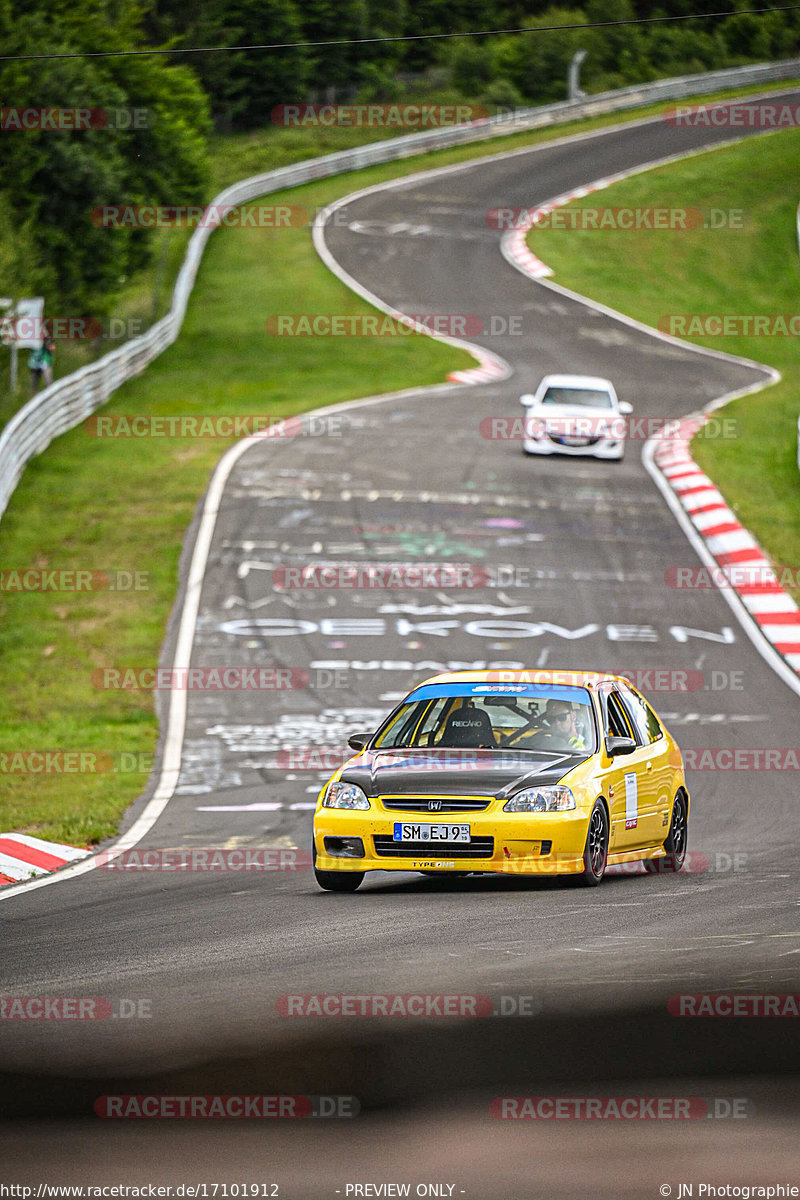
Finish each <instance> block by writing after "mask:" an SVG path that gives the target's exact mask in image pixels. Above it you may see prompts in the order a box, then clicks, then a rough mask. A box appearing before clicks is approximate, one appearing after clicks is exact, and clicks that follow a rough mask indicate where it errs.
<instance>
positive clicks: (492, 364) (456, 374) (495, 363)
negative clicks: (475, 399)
mask: <svg viewBox="0 0 800 1200" xmlns="http://www.w3.org/2000/svg"><path fill="white" fill-rule="evenodd" d="M470 353H472V354H474V355H475V356H476V357H477V359H478V361H479V363H480V366H478V367H467V369H466V370H465V371H451V372H450V374H449V375H448V376H447V378H448V379H449V380H450V381H451V382H452V383H488V382H489V381H490V380H491V379H505V378H506V377H507V376H508V366H507V364H506V363H504V362H503V360H502V358H498V357H497V355H496V354H492V353H491V351H489V350H484V349H483V347H482V346H478V345H476V344H473V348H472V350H471V351H470Z"/></svg>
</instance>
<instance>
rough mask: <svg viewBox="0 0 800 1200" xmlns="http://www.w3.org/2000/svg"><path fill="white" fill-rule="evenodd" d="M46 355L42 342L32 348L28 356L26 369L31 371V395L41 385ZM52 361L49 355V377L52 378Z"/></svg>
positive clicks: (33, 394)
mask: <svg viewBox="0 0 800 1200" xmlns="http://www.w3.org/2000/svg"><path fill="white" fill-rule="evenodd" d="M46 357H47V351H46V350H45V343H44V342H42V344H41V346H39V347H37V349H36V350H33V351H32V352H31V354H30V357H29V358H28V370H29V371H30V373H31V395H32V396H35V395H36V393H37V392H38V390H39V388H40V387H41V383H42V376H43V374H44V369H45V360H46ZM52 362H53V359H52V356H51V358H50V364H51V366H50V373H51V378H52Z"/></svg>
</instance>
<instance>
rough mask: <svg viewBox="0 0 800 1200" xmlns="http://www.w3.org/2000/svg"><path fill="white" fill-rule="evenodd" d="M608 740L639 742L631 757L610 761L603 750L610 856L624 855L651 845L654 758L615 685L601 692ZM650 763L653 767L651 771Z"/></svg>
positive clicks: (602, 749)
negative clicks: (609, 825)
mask: <svg viewBox="0 0 800 1200" xmlns="http://www.w3.org/2000/svg"><path fill="white" fill-rule="evenodd" d="M600 706H601V712H602V722H603V735H604V738H603V740H604V741H605V737H626V738H632V739H633V741H635V742H636V749H635V750H633V751H632V752H631V753H630V754H623V755H617V756H616V757H615V758H611V757H610V756H609V755H608V754H606V752H605V746H604V745H603V746H601V748H600V753H601V756H602V757H601V762H602V764H603V767H602V773H603V785H604V788H605V795H606V797H607V798H608V803H609V809H610V813H611V836H610V841H609V853H611V854H616V853H624V852H625V851H633V850H638V849H641V848H642V847H644V846H649V845H652V840H648V839H651V838H652V809H653V797H652V791H653V787H652V772H653V766H652V755H651V754H650V744H649V742H648V744H647V745H644V744H643V743H642V739H641V738H640V736H639V735H638V732H637V730H636V728H635V726H634V723H633V721H632V720H631V717H630V715H629V714H628V712H627V709H626V708H625V705H624V704H623V702H622V697H621V694H620V691H619V689H618V688H617V686H616V685H608V686H606V687H604V688H602V689H601V691H600ZM648 763H649V764H650V765H649V767H648Z"/></svg>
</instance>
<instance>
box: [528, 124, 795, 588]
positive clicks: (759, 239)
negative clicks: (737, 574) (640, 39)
mask: <svg viewBox="0 0 800 1200" xmlns="http://www.w3.org/2000/svg"><path fill="white" fill-rule="evenodd" d="M799 163H800V131H798V130H796V129H789V130H785V131H783V132H780V133H774V134H769V135H766V136H764V137H758V138H752V139H749V140H747V141H746V142H743V143H741V144H739V145H735V146H731V147H728V148H725V149H721V150H715V151H713V152H712V153H708V154H702V155H698V156H696V157H694V158H691V159H687V160H685V161H683V162H681V163H678V164H674V165H671V166H667V167H662V168H659V169H657V170H653V171H647V172H645V173H644V174H641V175H637V176H634V177H632V178H630V179H628V180H624V181H623V182H621V183H619V184H615V185H614V186H613V187H610V188H607V189H605V190H604V191H603V192H600V193H597V194H595V195H594V196H592V197H588V198H586V199H585V200H581V201H579V202H576V203H575V204H574V205H572V206H571V207H573V208H577V207H581V206H582V207H594V206H606V205H608V206H636V207H638V206H648V207H649V206H654V205H655V206H660V207H665V208H669V207H686V206H690V207H694V208H700V209H702V210H708V209H711V208H715V209H718V210H731V209H733V210H740V211H741V214H742V224H743V227H742V228H740V229H731V228H723V229H717V230H713V229H710V228H709V229H703V228H697V229H690V230H687V231H685V232H675V233H670V232H667V231H664V232H661V231H657V230H652V231H636V232H628V231H623V230H608V229H606V230H603V231H600V230H597V231H593V230H567V229H564V230H558V229H549V230H548V229H540V230H536V229H534V230H533V231H532V232H531V233H530V234H529V235H528V244H529V246H530V247H531V249H532V250H533V252H534V253H535V254H537V255H538V256H539V257H540V258H542V259H543V260H544V261H545V262H546V263H547V264H548V266H550V267H552V268H553V270H554V271H555V278H556V280H557V281H558V282H559V283H562V284H564V285H565V286H567V287H570V288H574V289H575V290H576V291H578V292H581V293H582V294H584V295H587V296H591V297H593V298H594V299H596V300H599V301H602V302H603V303H604V304H608V305H611V306H612V307H613V308H616V309H619V311H620V312H624V313H626V314H628V315H629V316H633V317H636V318H638V319H639V320H641V321H645V322H646V323H647V324H650V325H656V326H657V325H658V324H659V320H660V319H662V318H663V317H664V316H665V315H667V314H685V313H706V314H709V313H714V314H721V313H728V314H776V313H781V314H790V313H800V288H799V287H798V285H800V257H799V256H798V245H797V224H796V222H797V218H796V210H797V203H798V201H800V169H799V168H798V164H799ZM654 281H656V282H655V283H654ZM662 327H663V326H662ZM690 340H692V341H695V342H696V343H697V344H698V345H702V346H708V347H710V348H712V349H715V350H723V351H726V352H727V353H730V354H738V355H742V356H744V357H745V358H752V359H756V360H757V361H758V362H762V363H767V364H769V365H771V366H773V367H777V368H778V370H779V371H780V372H781V375H782V376H783V378H782V380H781V382H780V383H779V384H777V385H775V386H774V387H770V388H768V389H766V390H765V391H763V392H759V393H756V394H755V395H753V396H747V397H743V398H742V399H740V400H736V401H733V402H732V403H731V404H730V405H728V406H727V407H726V408H725V410H724V415H725V417H726V418H732V419H733V420H734V421H735V422H736V424H735V430H736V436H735V437H733V438H727V439H721V438H717V439H716V440H712V439H711V438H704V437H703V436H702V435H700V436H698V437H696V438H695V439H694V442H693V444H692V453H693V455H694V457H695V459H696V461H697V462H698V464H699V465H700V466H701V467H702V468H703V470H705V471H707V472H708V474H709V475H710V476H711V477H712V478H713V479H714V481H715V483H716V484H717V485H718V486H719V488H720V490H721V491H722V493H723V495H724V496H725V498H726V500H727V502H728V504H729V505H730V506H731V507H732V508H733V509H734V510H735V511H736V513H737V514H738V516H739V519H740V520H741V521H742V523H743V524H744V525H745V526H746V527H747V528H748V529H750V531H751V532H752V533H753V534H754V535H755V537H756V538H757V539H758V540H759V541H760V543H761V545H762V546H763V548H764V549H765V550H766V552H767V553H768V554H769V556H770V558H771V559H772V560H773V562H774V563H775V564H776V566H778V567H789V568H795V570H796V568H797V566H798V564H800V471H798V467H797V417H798V413H800V360H798V353H797V349H798V342H797V338H796V337H795V338H792V337H769V338H768V337H752V336H751V337H744V336H738V337H705V338H699V337H698V338H691V339H690ZM795 594H796V595H797V594H798V593H797V592H795Z"/></svg>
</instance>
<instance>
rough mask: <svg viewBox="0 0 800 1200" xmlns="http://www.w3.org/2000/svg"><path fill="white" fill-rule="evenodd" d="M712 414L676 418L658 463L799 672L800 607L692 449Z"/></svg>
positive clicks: (766, 631) (739, 592) (722, 572)
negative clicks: (693, 442)
mask: <svg viewBox="0 0 800 1200" xmlns="http://www.w3.org/2000/svg"><path fill="white" fill-rule="evenodd" d="M707 420H708V417H705V416H703V417H697V418H687V419H686V420H685V421H679V422H678V423H677V428H676V433H675V437H674V439H671V440H670V441H669V442H665V443H664V444H663V445H662V446H660V447H659V448H658V449H657V450H656V452H655V455H654V459H655V463H656V466H657V467H658V469H659V470H660V471H661V474H662V475H663V476H664V479H665V480H666V482H667V484H668V485H669V487H670V488H671V490H672V491H673V493H674V494H675V496H676V498H677V500H678V502H679V504H680V505H681V507H682V509H683V510H684V512H685V513H686V515H687V517H688V518H689V520H690V521H691V523H692V525H693V526H694V528H695V530H696V531H697V533H698V534H699V536H700V537H701V538H702V539H703V542H704V543H705V546H706V549H707V550H708V552H709V554H710V555H711V557H712V558H713V559H714V562H715V563H716V565H717V567H718V568H719V570H718V571H716V572H715V573H714V574H715V577H716V582H717V586H720V581H722V580H728V581H729V582H728V583H727V584H726V583H724V582H723V583H721V586H722V587H723V588H725V589H726V590H727V589H729V590H730V591H731V592H733V593H734V594H735V595H736V596H737V597H738V598H739V600H740V601H741V602H742V605H743V606H744V608H745V609H746V611H747V612H748V613H749V615H750V617H751V618H752V620H753V621H754V622H755V624H756V625H757V627H758V629H759V631H760V632H761V633H762V634H763V635H764V637H766V638H767V640H768V641H769V643H770V645H771V646H772V647H773V649H774V650H776V651H777V652H778V654H780V655H781V657H782V658H783V659H784V661H785V662H786V663H787V664H788V665H789V666H790V667H791V668H792V670H793V671H794V672H795V673H796V674H798V675H800V608H798V606H797V605H796V604H795V602H794V600H793V599H792V597H791V596H790V595H788V593H787V592H785V591H784V589H783V588H782V587H781V585H780V582H779V580H778V577H777V575H776V574H775V571H774V570H773V567H772V564H771V563H770V561H769V559H768V558H767V556H766V554H765V553H764V551H763V550H762V549H761V547H760V546H759V544H758V542H757V541H756V540H755V538H754V537H753V535H752V534H751V533H750V532H749V531H748V530H747V529H745V527H744V526H743V525H742V524H741V522H740V521H739V520H738V518H737V517H736V514H735V513H734V512H733V511H732V510H731V509H730V508H729V507H728V505H727V504H726V503H725V500H724V498H723V496H722V494H721V492H720V491H719V490H718V488H717V487H716V486H715V485H714V483H713V482H712V481H711V480H710V479H709V478H708V476H707V475H705V474H704V473H703V471H701V469H700V467H698V465H697V463H696V462H695V461H694V459H693V458H692V456H691V454H690V453H689V442H690V440H691V438H692V436H693V435H694V434H695V433H696V432H697V430H698V429H700V428H701V427H702V426H703V425H704V424H705V423H706V421H707Z"/></svg>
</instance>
